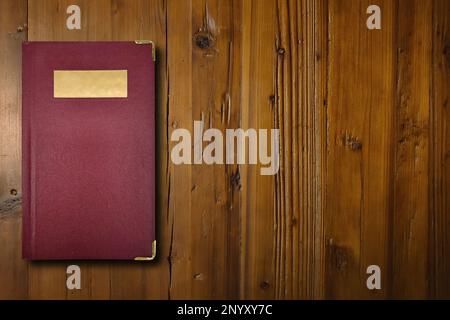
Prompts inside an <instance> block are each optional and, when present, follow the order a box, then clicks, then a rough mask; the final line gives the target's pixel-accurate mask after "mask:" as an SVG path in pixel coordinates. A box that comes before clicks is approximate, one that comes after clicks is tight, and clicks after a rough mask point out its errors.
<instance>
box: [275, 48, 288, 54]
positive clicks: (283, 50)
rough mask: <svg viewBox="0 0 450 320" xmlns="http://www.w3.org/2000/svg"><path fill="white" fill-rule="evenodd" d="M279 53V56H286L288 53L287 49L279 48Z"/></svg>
mask: <svg viewBox="0 0 450 320" xmlns="http://www.w3.org/2000/svg"><path fill="white" fill-rule="evenodd" d="M277 52H278V55H280V56H284V55H285V53H286V49H285V48H278V50H277Z"/></svg>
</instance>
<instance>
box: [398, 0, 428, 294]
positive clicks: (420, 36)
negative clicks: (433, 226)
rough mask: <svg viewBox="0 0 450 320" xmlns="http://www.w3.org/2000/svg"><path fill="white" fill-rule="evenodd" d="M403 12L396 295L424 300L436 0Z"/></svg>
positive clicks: (402, 7) (411, 4) (403, 7)
mask: <svg viewBox="0 0 450 320" xmlns="http://www.w3.org/2000/svg"><path fill="white" fill-rule="evenodd" d="M397 10H398V12H399V15H398V26H397V27H398V29H397V32H398V36H397V44H398V50H397V66H396V67H397V83H396V87H397V89H396V112H395V163H394V170H395V173H394V177H393V182H392V183H393V188H394V190H393V192H394V193H393V194H394V199H393V201H394V203H393V210H394V211H393V222H392V223H393V225H392V229H393V239H392V241H393V261H392V263H393V270H392V277H393V278H392V294H393V296H394V297H396V298H422V299H423V298H426V297H428V295H429V282H428V281H429V278H428V271H429V270H428V268H429V258H428V254H427V251H428V232H429V218H430V215H429V198H428V190H429V189H428V188H429V174H428V169H429V146H430V142H429V141H430V138H429V128H430V97H429V94H430V87H431V79H430V75H431V48H432V46H431V39H432V37H431V27H432V23H431V19H432V1H402V0H400V1H399V3H398V9H397ZM400 13H401V14H400ZM411 275H414V281H411Z"/></svg>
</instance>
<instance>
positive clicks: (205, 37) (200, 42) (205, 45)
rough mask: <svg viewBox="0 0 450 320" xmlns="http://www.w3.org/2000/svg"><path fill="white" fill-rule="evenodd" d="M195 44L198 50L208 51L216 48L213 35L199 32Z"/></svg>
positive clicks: (195, 36)
mask: <svg viewBox="0 0 450 320" xmlns="http://www.w3.org/2000/svg"><path fill="white" fill-rule="evenodd" d="M194 43H195V45H196V46H197V47H198V48H200V49H202V50H207V49H211V48H212V47H214V43H215V41H214V37H213V36H212V34H211V33H208V32H201V31H199V32H197V33H196V34H195V35H194Z"/></svg>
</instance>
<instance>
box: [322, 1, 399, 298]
mask: <svg viewBox="0 0 450 320" xmlns="http://www.w3.org/2000/svg"><path fill="white" fill-rule="evenodd" d="M370 4H372V3H371V2H370V1H345V0H336V1H329V41H330V42H329V46H330V48H329V50H330V51H329V58H328V63H329V83H328V99H327V110H328V111H327V113H328V115H327V123H328V136H327V155H326V157H327V169H326V170H327V179H326V181H327V187H326V188H327V190H326V217H325V232H326V238H327V257H326V258H327V262H326V292H325V295H326V297H327V298H336V299H345V298H384V297H386V294H387V280H386V276H387V275H388V274H389V269H388V256H389V242H388V240H389V236H388V232H389V229H388V224H389V183H390V168H391V166H390V162H391V150H390V143H391V136H392V115H393V96H394V91H393V87H394V81H395V79H394V77H393V66H394V61H393V31H394V30H393V25H394V21H393V19H394V4H393V2H392V1H377V4H379V5H380V7H381V8H382V29H381V30H368V29H367V27H366V19H367V18H368V15H367V14H366V9H367V7H368V6H369V5H370ZM369 265H378V266H380V268H381V270H382V279H383V283H382V284H383V285H382V290H379V291H378V290H374V291H369V290H368V289H367V287H366V279H367V277H368V275H366V269H367V267H368V266H369Z"/></svg>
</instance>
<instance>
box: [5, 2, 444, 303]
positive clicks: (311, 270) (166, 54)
mask: <svg viewBox="0 0 450 320" xmlns="http://www.w3.org/2000/svg"><path fill="white" fill-rule="evenodd" d="M71 4H77V5H79V6H80V8H81V14H82V29H81V30H67V28H66V27H65V23H66V18H67V16H68V15H67V14H66V8H67V6H69V5H71ZM371 4H377V5H379V6H380V8H381V17H382V20H381V21H382V29H381V30H368V29H367V27H366V19H367V18H368V14H367V13H366V10H367V7H368V6H369V5H371ZM449 17H450V4H449V1H448V0H425V1H423V0H422V1H420V0H395V1H391V0H376V1H369V0H352V1H349V0H286V1H282V0H267V1H260V0H243V1H242V0H189V1H187V0H186V1H179V0H159V1H155V0H70V1H69V0H28V1H25V0H19V1H17V0H15V1H12V0H3V1H0V42H1V44H2V45H1V46H0V70H2V73H1V74H0V299H14V298H17V299H26V298H29V299H230V298H242V299H312V298H315V299H321V298H331V299H347V298H348V299H386V298H449V297H450V289H449V288H450V276H449V275H450V259H449V258H448V257H450V241H449V237H448V235H447V233H448V227H449V223H450V216H449V213H450V206H449V203H450V200H449V196H450V191H449V190H450V156H449V154H450V143H449V141H450V135H449V134H450V130H449V128H450V118H449V112H448V108H449V107H448V104H449V103H448V99H449V97H448V94H449V84H450V82H449V78H448V77H449V72H448V70H449V65H450V58H449V52H450V49H449V47H450V44H449V43H450V39H449V35H450V30H449V28H450V24H449V19H450V18H449ZM27 34H28V39H29V40H31V41H39V40H49V41H67V40H75V41H84V40H88V41H96V40H106V41H109V40H136V39H151V40H153V41H154V42H155V43H156V45H157V60H158V62H157V110H156V113H157V128H156V131H157V177H156V180H157V186H158V188H157V238H158V257H157V260H156V261H155V262H153V263H151V264H146V263H143V264H141V263H133V262H130V263H125V262H123V263H110V262H81V261H75V262H64V261H63V262H55V263H50V262H40V263H27V262H25V261H23V260H22V259H21V249H20V247H21V241H20V233H21V232H20V230H21V214H20V194H21V187H20V184H21V181H20V179H21V170H20V168H21V165H20V161H21V155H20V152H21V151H20V104H21V95H20V92H21V89H20V74H21V73H20V72H21V71H20V44H21V42H22V41H24V40H25V39H26V38H27ZM200 120H203V121H204V125H205V128H210V127H214V128H218V129H219V130H221V131H222V132H224V130H225V129H227V128H243V129H248V128H254V129H271V128H278V129H279V130H280V146H279V151H280V170H279V172H278V173H277V174H276V175H275V176H261V175H260V169H261V166H260V165H213V166H208V165H203V164H198V165H192V166H189V165H182V166H175V165H174V164H172V162H171V160H170V152H171V148H172V147H173V146H174V145H175V142H171V141H170V137H171V134H172V132H173V131H174V130H175V129H177V128H186V129H189V130H190V131H191V132H192V129H193V122H194V121H200ZM195 143H197V142H195ZM199 143H200V142H199ZM205 145H206V144H204V146H205ZM70 264H78V265H79V266H80V267H81V271H82V289H81V290H67V289H66V277H67V275H66V268H67V266H68V265H70ZM374 264H375V265H379V266H380V267H381V272H382V289H381V290H375V291H370V290H368V289H367V287H366V279H367V277H368V275H367V274H366V269H367V267H368V266H369V265H374Z"/></svg>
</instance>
